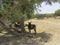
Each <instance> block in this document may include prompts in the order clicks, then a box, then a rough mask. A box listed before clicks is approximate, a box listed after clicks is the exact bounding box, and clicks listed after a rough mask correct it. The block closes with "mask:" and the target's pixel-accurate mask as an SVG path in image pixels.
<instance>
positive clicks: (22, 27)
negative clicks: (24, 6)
mask: <svg viewBox="0 0 60 45" xmlns="http://www.w3.org/2000/svg"><path fill="white" fill-rule="evenodd" d="M21 31H22V32H23V33H24V32H25V28H24V17H22V18H21Z"/></svg>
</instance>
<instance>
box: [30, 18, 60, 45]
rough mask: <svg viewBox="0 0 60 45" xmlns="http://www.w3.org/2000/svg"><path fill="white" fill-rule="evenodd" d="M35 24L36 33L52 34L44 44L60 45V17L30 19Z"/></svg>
mask: <svg viewBox="0 0 60 45" xmlns="http://www.w3.org/2000/svg"><path fill="white" fill-rule="evenodd" d="M29 21H32V23H34V24H36V26H37V33H41V32H47V33H50V34H52V35H53V36H52V39H51V41H49V42H48V43H46V45H60V19H54V18H50V19H42V20H39V19H31V20H29Z"/></svg>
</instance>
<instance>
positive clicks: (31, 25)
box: [26, 22, 36, 34]
mask: <svg viewBox="0 0 60 45" xmlns="http://www.w3.org/2000/svg"><path fill="white" fill-rule="evenodd" d="M26 26H28V29H29V33H31V30H32V29H34V32H35V34H36V25H35V24H31V22H28V25H26Z"/></svg>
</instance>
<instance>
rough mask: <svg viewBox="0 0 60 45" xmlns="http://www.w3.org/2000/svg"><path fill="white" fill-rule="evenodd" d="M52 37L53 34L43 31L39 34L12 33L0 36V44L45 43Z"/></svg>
mask: <svg viewBox="0 0 60 45" xmlns="http://www.w3.org/2000/svg"><path fill="white" fill-rule="evenodd" d="M51 38H52V34H50V33H46V32H41V33H37V34H34V33H32V34H30V33H28V32H26V33H16V35H13V34H11V33H9V34H5V35H2V36H0V45H44V44H45V43H47V42H49V41H50V40H51Z"/></svg>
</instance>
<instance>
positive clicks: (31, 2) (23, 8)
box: [1, 0, 58, 32]
mask: <svg viewBox="0 0 60 45" xmlns="http://www.w3.org/2000/svg"><path fill="white" fill-rule="evenodd" d="M43 1H46V2H47V4H51V2H55V1H56V2H57V1H58V0H2V4H1V5H3V7H4V9H3V10H1V11H2V12H3V13H2V15H3V18H4V19H8V20H10V21H11V22H14V21H16V20H19V19H21V30H22V32H24V17H25V16H27V17H28V18H30V16H31V15H32V14H33V13H34V10H35V9H36V6H38V7H39V6H40V4H41V3H42V2H43ZM36 4H37V5H36Z"/></svg>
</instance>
